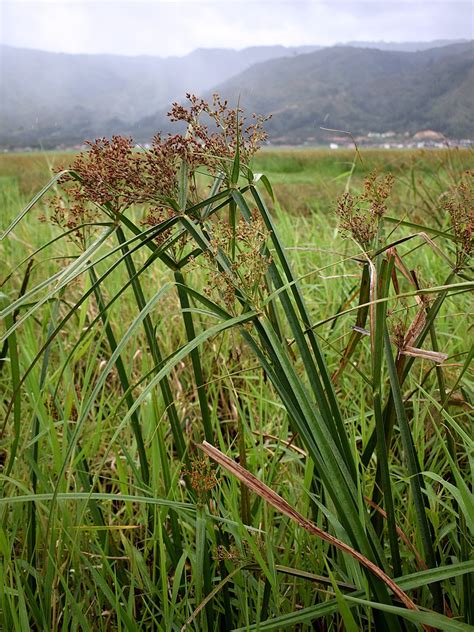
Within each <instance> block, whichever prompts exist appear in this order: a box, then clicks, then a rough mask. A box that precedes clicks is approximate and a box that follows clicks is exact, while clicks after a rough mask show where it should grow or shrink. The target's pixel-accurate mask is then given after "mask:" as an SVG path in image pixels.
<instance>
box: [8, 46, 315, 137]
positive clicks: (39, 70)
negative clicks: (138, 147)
mask: <svg viewBox="0 0 474 632" xmlns="http://www.w3.org/2000/svg"><path fill="white" fill-rule="evenodd" d="M317 48H319V47H317V46H301V47H295V48H285V47H284V46H256V47H252V48H246V49H243V50H241V51H236V50H227V49H198V50H195V51H193V52H192V53H190V54H189V55H186V56H184V57H166V58H163V57H151V56H139V57H126V56H119V55H67V54H62V53H49V52H44V51H36V50H29V49H21V48H14V47H11V46H1V45H0V94H1V96H0V145H2V144H3V145H7V144H9V143H10V144H16V145H25V144H27V145H28V144H37V143H42V144H43V145H44V146H54V145H56V144H58V143H66V144H67V143H77V142H81V141H82V140H83V139H84V138H91V137H96V136H102V135H108V134H111V133H114V132H117V133H126V132H127V131H128V130H129V129H130V127H131V125H132V124H133V123H134V122H136V121H137V120H139V119H140V118H142V117H145V116H147V115H150V114H152V113H153V112H156V111H157V110H159V109H161V108H169V106H170V105H171V103H172V101H174V100H176V99H178V98H182V97H183V95H184V94H185V93H186V92H194V93H203V92H204V91H206V90H209V89H210V88H211V87H212V86H214V85H216V84H218V83H220V82H222V81H225V80H226V79H228V78H229V77H232V76H233V75H237V74H239V73H240V72H242V71H243V70H245V69H246V68H249V67H250V66H252V65H253V64H255V63H259V62H264V61H267V60H269V59H274V58H277V57H284V56H289V55H291V56H295V55H298V54H302V53H308V52H311V51H314V50H316V49H317Z"/></svg>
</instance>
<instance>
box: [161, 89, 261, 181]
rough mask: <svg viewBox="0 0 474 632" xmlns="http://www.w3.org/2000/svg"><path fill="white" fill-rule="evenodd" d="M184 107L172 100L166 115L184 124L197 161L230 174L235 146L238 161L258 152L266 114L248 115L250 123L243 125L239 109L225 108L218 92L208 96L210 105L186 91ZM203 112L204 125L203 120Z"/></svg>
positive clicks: (243, 121) (242, 117) (241, 113)
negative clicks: (250, 116)
mask: <svg viewBox="0 0 474 632" xmlns="http://www.w3.org/2000/svg"><path fill="white" fill-rule="evenodd" d="M186 98H187V99H188V101H189V102H190V106H189V107H188V108H186V107H184V106H182V105H180V104H178V103H174V104H173V107H172V109H171V112H169V114H168V116H169V117H170V119H171V121H184V122H185V123H187V124H188V131H189V133H190V134H191V136H192V138H193V141H194V146H193V153H194V157H195V160H197V161H198V163H200V164H202V165H204V166H206V167H207V168H209V169H210V170H211V171H221V172H222V173H225V174H226V176H227V177H230V173H231V171H232V164H233V160H234V156H235V154H236V151H237V147H239V155H240V160H241V161H242V163H243V164H248V162H249V161H250V159H251V158H252V156H253V155H254V154H255V153H256V152H257V151H258V149H259V147H260V145H261V143H262V142H263V141H265V140H266V138H267V134H266V132H265V130H264V129H263V125H264V123H265V121H267V120H268V119H269V118H270V117H263V116H257V115H256V114H253V115H252V122H251V123H250V124H248V125H246V119H245V117H244V116H243V110H242V109H241V108H229V106H228V102H227V101H222V100H221V98H220V97H219V95H218V94H214V95H213V97H212V104H209V103H208V102H206V101H204V100H203V99H199V98H197V97H196V96H194V95H192V94H187V95H186ZM203 115H204V118H205V120H207V124H206V123H205V122H203Z"/></svg>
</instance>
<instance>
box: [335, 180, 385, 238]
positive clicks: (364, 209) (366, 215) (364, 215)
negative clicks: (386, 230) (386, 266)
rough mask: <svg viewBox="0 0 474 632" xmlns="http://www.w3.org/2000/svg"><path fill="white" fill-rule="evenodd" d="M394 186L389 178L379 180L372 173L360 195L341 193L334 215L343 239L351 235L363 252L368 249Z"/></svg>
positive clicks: (365, 181)
mask: <svg viewBox="0 0 474 632" xmlns="http://www.w3.org/2000/svg"><path fill="white" fill-rule="evenodd" d="M393 182H394V178H393V176H392V174H388V175H386V176H385V177H384V178H383V179H381V180H379V177H378V175H377V173H376V172H372V173H371V174H369V175H368V176H367V178H366V179H365V180H364V190H363V192H362V193H361V194H359V195H357V196H353V195H351V194H350V193H344V194H343V195H342V196H341V197H340V198H339V200H338V204H337V210H336V213H337V215H338V217H339V220H340V226H341V230H342V233H343V235H345V236H347V235H351V236H352V237H353V238H354V239H355V241H357V243H358V244H360V245H361V246H362V247H363V248H364V249H365V250H367V249H368V248H370V245H371V243H372V241H373V239H374V237H375V235H376V234H377V231H378V226H379V222H380V220H381V219H382V217H383V216H384V214H385V212H386V210H387V206H386V202H387V198H388V196H389V195H390V191H391V189H392V186H393Z"/></svg>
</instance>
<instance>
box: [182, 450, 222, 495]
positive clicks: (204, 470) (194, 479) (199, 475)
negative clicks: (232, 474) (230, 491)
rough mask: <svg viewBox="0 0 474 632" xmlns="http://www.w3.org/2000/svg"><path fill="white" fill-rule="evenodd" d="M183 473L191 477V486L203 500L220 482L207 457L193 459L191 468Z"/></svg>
mask: <svg viewBox="0 0 474 632" xmlns="http://www.w3.org/2000/svg"><path fill="white" fill-rule="evenodd" d="M183 474H184V475H185V476H188V477H189V482H190V484H191V487H192V488H193V490H194V491H195V492H196V495H197V497H198V498H199V500H200V501H201V502H203V501H205V500H206V499H207V496H208V493H209V492H210V491H211V490H212V489H214V487H215V486H216V485H217V483H218V479H217V476H216V472H215V470H214V469H213V468H212V466H211V464H210V462H209V459H206V458H195V459H193V460H192V461H191V469H190V470H184V471H183Z"/></svg>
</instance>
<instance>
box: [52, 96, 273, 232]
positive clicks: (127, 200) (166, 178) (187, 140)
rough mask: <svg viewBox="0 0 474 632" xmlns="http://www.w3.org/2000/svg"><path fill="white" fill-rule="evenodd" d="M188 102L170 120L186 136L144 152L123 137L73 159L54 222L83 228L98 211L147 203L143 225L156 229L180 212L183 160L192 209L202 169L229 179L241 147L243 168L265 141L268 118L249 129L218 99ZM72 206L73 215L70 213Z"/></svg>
mask: <svg viewBox="0 0 474 632" xmlns="http://www.w3.org/2000/svg"><path fill="white" fill-rule="evenodd" d="M187 99H188V101H189V103H190V105H189V107H184V106H183V105H179V104H177V103H175V104H174V105H173V108H172V110H171V112H170V113H169V117H170V119H171V120H172V121H181V122H184V123H186V124H187V126H188V129H187V132H186V133H185V134H175V135H168V136H167V137H165V138H163V137H162V136H161V135H160V134H157V135H156V136H155V137H154V138H153V141H152V143H151V147H150V148H149V149H146V150H145V149H143V150H140V149H137V148H135V146H134V143H133V140H132V139H131V138H126V137H122V136H113V137H112V138H111V139H110V140H109V139H107V138H100V139H97V140H95V141H94V142H87V143H86V144H87V145H88V150H87V151H85V152H83V153H81V154H80V155H79V156H78V157H77V158H76V159H75V160H74V162H73V163H72V165H71V168H70V169H71V173H69V174H67V175H66V176H64V178H62V183H63V184H66V186H65V191H64V197H63V198H62V202H61V200H56V202H55V213H54V215H53V221H55V222H56V223H58V224H60V225H70V224H71V225H72V224H75V225H79V224H80V223H83V222H84V218H85V217H88V218H94V217H96V216H97V212H98V209H97V207H101V208H104V207H105V208H106V209H107V211H108V212H109V213H111V214H117V213H123V212H124V211H125V210H126V209H127V208H129V207H130V206H132V205H133V204H145V205H149V209H148V212H147V214H146V219H145V223H147V224H149V225H155V224H157V223H159V222H160V221H162V218H163V217H165V218H166V217H169V215H170V213H171V214H174V213H176V208H177V200H178V199H179V187H180V177H179V174H180V169H181V166H182V164H183V161H184V162H185V163H186V167H187V178H188V190H189V193H190V196H189V203H190V204H192V203H195V202H196V201H197V199H196V196H197V188H196V183H195V176H196V172H197V170H198V169H203V170H205V171H206V172H210V173H215V172H217V171H219V172H222V173H224V174H225V175H226V177H227V179H228V180H229V178H230V174H231V172H232V164H233V160H234V156H235V154H236V151H237V147H239V155H240V161H241V164H242V165H245V164H246V163H248V161H249V160H250V158H251V157H252V156H253V154H254V153H255V152H256V151H257V149H258V148H259V146H260V143H261V142H262V141H263V140H264V139H265V138H266V134H265V132H264V131H263V123H264V121H265V120H266V119H264V118H263V117H257V116H255V115H254V117H253V122H252V123H251V124H250V125H247V126H245V118H244V117H243V116H242V111H241V110H240V109H233V108H229V107H228V105H227V102H225V101H224V102H222V101H221V100H220V99H219V97H218V96H217V95H215V96H214V98H213V103H212V104H209V103H207V102H206V101H203V100H202V99H198V98H197V97H195V96H193V95H190V94H188V95H187ZM203 118H205V119H207V121H208V123H209V124H205V122H203V120H202V119H203ZM69 207H70V208H71V209H72V211H66V208H69ZM182 210H185V209H182Z"/></svg>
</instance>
